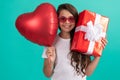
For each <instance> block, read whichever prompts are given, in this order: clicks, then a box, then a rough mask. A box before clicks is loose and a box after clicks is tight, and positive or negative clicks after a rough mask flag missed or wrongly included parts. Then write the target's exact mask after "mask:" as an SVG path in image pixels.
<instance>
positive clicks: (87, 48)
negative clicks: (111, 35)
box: [71, 10, 109, 56]
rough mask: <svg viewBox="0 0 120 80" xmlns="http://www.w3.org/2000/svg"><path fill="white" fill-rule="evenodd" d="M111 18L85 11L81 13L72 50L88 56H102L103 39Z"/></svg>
mask: <svg viewBox="0 0 120 80" xmlns="http://www.w3.org/2000/svg"><path fill="white" fill-rule="evenodd" d="M108 22H109V18H107V17H105V16H102V15H100V14H97V13H95V12H91V11H88V10H84V11H82V12H81V13H79V18H78V22H77V25H76V29H75V33H74V37H73V41H72V46H71V50H72V51H77V52H81V53H83V54H86V55H93V56H101V54H102V50H103V47H102V45H101V38H102V37H103V38H105V36H106V31H107V27H108Z"/></svg>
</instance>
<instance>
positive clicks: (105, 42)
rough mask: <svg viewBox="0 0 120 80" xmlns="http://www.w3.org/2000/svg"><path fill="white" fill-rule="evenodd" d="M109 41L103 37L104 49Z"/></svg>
mask: <svg viewBox="0 0 120 80" xmlns="http://www.w3.org/2000/svg"><path fill="white" fill-rule="evenodd" d="M107 43H108V41H107V39H106V38H102V39H101V45H102V47H103V49H104V48H105V46H106V45H107Z"/></svg>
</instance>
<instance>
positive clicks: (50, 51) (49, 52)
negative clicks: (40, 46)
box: [46, 47, 55, 57]
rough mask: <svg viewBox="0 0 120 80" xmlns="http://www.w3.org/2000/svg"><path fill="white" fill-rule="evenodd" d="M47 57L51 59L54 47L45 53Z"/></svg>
mask: <svg viewBox="0 0 120 80" xmlns="http://www.w3.org/2000/svg"><path fill="white" fill-rule="evenodd" d="M46 54H47V57H51V56H53V55H54V54H55V47H48V49H47V51H46Z"/></svg>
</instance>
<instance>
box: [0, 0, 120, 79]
mask: <svg viewBox="0 0 120 80" xmlns="http://www.w3.org/2000/svg"><path fill="white" fill-rule="evenodd" d="M44 2H49V3H51V4H53V5H54V6H55V8H56V9H57V7H58V5H59V4H61V3H70V4H72V5H74V6H75V7H76V8H77V10H78V11H79V12H81V11H82V10H84V9H88V10H91V11H93V12H96V13H99V14H101V15H104V16H107V17H109V18H110V22H109V25H108V31H107V39H108V44H107V46H106V48H105V49H104V50H103V53H102V57H101V59H100V62H99V64H98V66H97V68H96V70H95V71H94V73H93V74H92V75H91V76H89V77H88V78H87V79H88V80H119V72H120V69H119V68H120V63H119V61H120V58H119V57H120V48H119V46H120V35H119V34H120V26H119V24H120V8H119V7H118V6H119V3H120V1H119V0H0V80H49V79H47V78H46V77H45V76H44V74H43V70H42V69H43V59H42V58H41V55H42V52H43V46H40V45H37V44H34V43H32V42H30V41H28V40H27V39H25V38H24V37H23V36H22V35H20V33H19V32H18V31H17V29H16V27H15V21H16V18H17V17H18V16H19V15H21V14H23V13H27V12H32V11H34V10H35V8H36V7H37V6H38V5H40V4H41V3H44Z"/></svg>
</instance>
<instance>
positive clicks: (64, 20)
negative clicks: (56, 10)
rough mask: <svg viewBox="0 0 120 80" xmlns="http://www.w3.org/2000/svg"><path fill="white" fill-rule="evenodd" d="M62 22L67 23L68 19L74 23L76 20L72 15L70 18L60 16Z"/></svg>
mask: <svg viewBox="0 0 120 80" xmlns="http://www.w3.org/2000/svg"><path fill="white" fill-rule="evenodd" d="M58 19H59V21H60V22H62V23H65V22H66V21H67V20H68V21H69V22H70V23H74V22H75V18H74V17H73V16H70V17H68V18H66V17H65V16H61V17H59V18H58Z"/></svg>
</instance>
